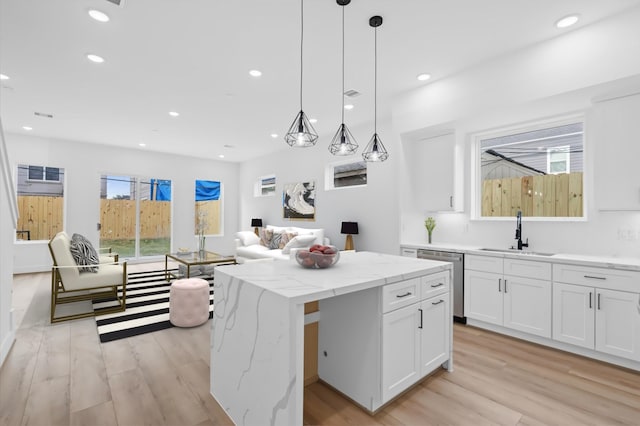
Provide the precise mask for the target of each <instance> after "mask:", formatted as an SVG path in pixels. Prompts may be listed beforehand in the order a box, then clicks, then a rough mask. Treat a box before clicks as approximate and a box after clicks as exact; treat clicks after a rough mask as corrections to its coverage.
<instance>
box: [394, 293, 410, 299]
mask: <svg viewBox="0 0 640 426" xmlns="http://www.w3.org/2000/svg"><path fill="white" fill-rule="evenodd" d="M407 296H411V292H410V291H408V292H406V293H405V294H396V297H398V298H400V297H407Z"/></svg>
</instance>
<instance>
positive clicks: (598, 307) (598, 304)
mask: <svg viewBox="0 0 640 426" xmlns="http://www.w3.org/2000/svg"><path fill="white" fill-rule="evenodd" d="M601 294H602V293H598V310H600V295H601Z"/></svg>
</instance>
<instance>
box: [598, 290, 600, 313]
mask: <svg viewBox="0 0 640 426" xmlns="http://www.w3.org/2000/svg"><path fill="white" fill-rule="evenodd" d="M598 310H600V293H598Z"/></svg>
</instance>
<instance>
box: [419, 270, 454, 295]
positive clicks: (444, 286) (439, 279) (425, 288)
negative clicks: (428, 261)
mask: <svg viewBox="0 0 640 426" xmlns="http://www.w3.org/2000/svg"><path fill="white" fill-rule="evenodd" d="M421 281H422V290H421V293H420V296H421V298H422V299H428V298H430V297H434V296H437V295H439V294H442V293H446V292H448V291H449V286H450V283H449V272H438V273H437V274H431V275H427V276H424V277H422V280H421Z"/></svg>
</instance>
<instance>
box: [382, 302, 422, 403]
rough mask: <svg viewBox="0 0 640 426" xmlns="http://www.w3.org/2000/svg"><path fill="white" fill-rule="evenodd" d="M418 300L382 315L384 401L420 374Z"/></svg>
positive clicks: (406, 386)
mask: <svg viewBox="0 0 640 426" xmlns="http://www.w3.org/2000/svg"><path fill="white" fill-rule="evenodd" d="M419 306H420V304H419V303H414V304H413V305H409V306H406V307H404V308H400V309H398V310H395V311H393V312H389V313H388V314H384V315H383V316H382V401H383V403H385V402H387V401H388V400H389V399H390V398H393V397H394V396H396V395H398V394H399V393H400V392H402V391H403V390H405V389H406V388H408V387H409V386H411V385H412V384H413V383H415V382H416V381H417V380H418V379H419V378H420V331H421V330H420V329H419V328H418V326H419V325H420V324H419V320H420V315H419V313H420V312H419V311H418V308H419Z"/></svg>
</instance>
